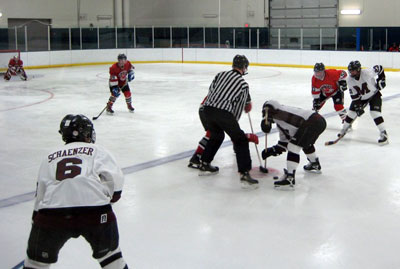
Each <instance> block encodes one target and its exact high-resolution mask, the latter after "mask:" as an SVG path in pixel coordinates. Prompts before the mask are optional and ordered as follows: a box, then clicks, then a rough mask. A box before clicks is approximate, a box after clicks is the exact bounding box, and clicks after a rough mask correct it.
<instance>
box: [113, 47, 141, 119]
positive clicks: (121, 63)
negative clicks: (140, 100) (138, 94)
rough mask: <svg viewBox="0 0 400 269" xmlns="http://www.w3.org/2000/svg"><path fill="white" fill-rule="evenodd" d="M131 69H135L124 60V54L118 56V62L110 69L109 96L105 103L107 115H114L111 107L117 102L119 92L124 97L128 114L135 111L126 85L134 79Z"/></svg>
mask: <svg viewBox="0 0 400 269" xmlns="http://www.w3.org/2000/svg"><path fill="white" fill-rule="evenodd" d="M133 69H135V67H134V66H133V65H132V64H131V62H130V61H128V60H127V59H126V55H125V54H119V55H118V62H117V63H115V64H113V65H112V66H111V67H110V81H109V85H110V93H111V96H110V98H109V99H108V103H107V113H108V114H109V115H113V114H114V110H113V109H112V106H113V104H114V103H115V101H116V100H117V98H118V96H120V94H121V93H120V92H121V91H122V93H123V94H124V96H125V101H126V105H127V106H128V110H129V112H134V111H135V109H134V108H133V107H132V95H131V90H130V89H129V85H128V82H131V81H132V80H134V79H135V72H134V71H133Z"/></svg>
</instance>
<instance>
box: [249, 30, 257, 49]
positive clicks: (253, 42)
mask: <svg viewBox="0 0 400 269" xmlns="http://www.w3.org/2000/svg"><path fill="white" fill-rule="evenodd" d="M249 30H250V31H251V48H252V49H256V48H257V28H252V29H249Z"/></svg>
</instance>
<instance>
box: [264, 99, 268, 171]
mask: <svg viewBox="0 0 400 269" xmlns="http://www.w3.org/2000/svg"><path fill="white" fill-rule="evenodd" d="M264 111H265V120H264V121H265V125H268V106H266V107H265V109H264ZM264 147H265V151H267V149H268V143H267V134H265V146H264ZM264 167H265V169H268V168H267V158H265V160H264Z"/></svg>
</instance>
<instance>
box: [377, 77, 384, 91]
mask: <svg viewBox="0 0 400 269" xmlns="http://www.w3.org/2000/svg"><path fill="white" fill-rule="evenodd" d="M376 86H377V88H378V89H379V90H383V88H385V87H386V80H384V79H381V80H380V79H378V80H377V81H376Z"/></svg>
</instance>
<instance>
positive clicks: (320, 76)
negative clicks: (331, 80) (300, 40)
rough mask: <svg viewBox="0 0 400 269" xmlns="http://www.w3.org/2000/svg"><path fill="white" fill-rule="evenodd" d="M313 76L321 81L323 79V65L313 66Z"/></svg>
mask: <svg viewBox="0 0 400 269" xmlns="http://www.w3.org/2000/svg"><path fill="white" fill-rule="evenodd" d="M314 76H315V77H316V78H317V79H319V80H323V79H324V77H325V65H324V64H323V63H316V64H315V65H314Z"/></svg>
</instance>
